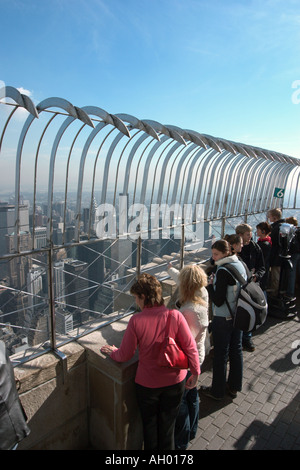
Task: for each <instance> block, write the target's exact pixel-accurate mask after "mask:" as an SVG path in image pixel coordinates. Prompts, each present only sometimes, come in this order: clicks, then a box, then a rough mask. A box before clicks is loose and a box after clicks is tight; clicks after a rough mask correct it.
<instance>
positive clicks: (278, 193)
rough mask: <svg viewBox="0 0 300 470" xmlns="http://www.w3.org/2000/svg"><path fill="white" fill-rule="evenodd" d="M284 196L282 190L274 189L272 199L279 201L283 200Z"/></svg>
mask: <svg viewBox="0 0 300 470" xmlns="http://www.w3.org/2000/svg"><path fill="white" fill-rule="evenodd" d="M283 196H284V188H275V191H274V197H278V198H279V199H281V198H283Z"/></svg>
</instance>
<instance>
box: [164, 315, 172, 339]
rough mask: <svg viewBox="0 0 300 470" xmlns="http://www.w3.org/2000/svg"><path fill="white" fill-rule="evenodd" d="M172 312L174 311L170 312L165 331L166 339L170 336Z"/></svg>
mask: <svg viewBox="0 0 300 470" xmlns="http://www.w3.org/2000/svg"><path fill="white" fill-rule="evenodd" d="M171 312H172V310H169V311H168V318H167V323H166V330H165V337H166V338H168V336H169V330H170V322H171Z"/></svg>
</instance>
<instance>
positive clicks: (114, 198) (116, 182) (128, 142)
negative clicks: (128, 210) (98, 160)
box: [113, 130, 142, 207]
mask: <svg viewBox="0 0 300 470" xmlns="http://www.w3.org/2000/svg"><path fill="white" fill-rule="evenodd" d="M140 132H142V131H141V130H138V131H137V132H136V134H135V135H134V136H131V138H130V140H128V141H127V142H126V144H125V146H124V148H123V150H122V152H121V154H120V157H119V159H118V163H117V170H116V178H115V189H114V197H113V206H114V207H116V198H117V185H118V177H119V169H120V164H121V160H122V158H123V155H124V154H125V150H126V149H127V146H128V145H129V144H130V142H132V139H133V138H134V137H136V136H137V135H138V134H139V133H140Z"/></svg>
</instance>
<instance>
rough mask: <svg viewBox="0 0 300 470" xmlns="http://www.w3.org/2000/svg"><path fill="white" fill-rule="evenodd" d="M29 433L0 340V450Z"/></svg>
mask: <svg viewBox="0 0 300 470" xmlns="http://www.w3.org/2000/svg"><path fill="white" fill-rule="evenodd" d="M29 433H30V430H29V428H28V426H27V424H26V415H25V412H24V409H23V407H22V405H21V402H20V399H19V395H18V392H17V389H16V383H15V376H14V371H13V367H12V365H11V362H10V359H9V356H8V353H7V351H6V348H5V344H4V342H3V341H0V450H11V449H12V448H13V447H14V446H15V445H16V444H17V443H18V442H20V441H21V440H22V439H24V437H26V436H28V434H29Z"/></svg>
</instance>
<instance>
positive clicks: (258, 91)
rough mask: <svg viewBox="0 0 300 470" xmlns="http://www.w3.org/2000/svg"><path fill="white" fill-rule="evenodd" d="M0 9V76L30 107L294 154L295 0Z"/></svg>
mask: <svg viewBox="0 0 300 470" xmlns="http://www.w3.org/2000/svg"><path fill="white" fill-rule="evenodd" d="M0 12H1V28H0V57H1V61H0V80H1V81H2V84H3V82H4V83H5V84H6V85H11V86H14V87H16V88H23V89H24V90H28V93H30V95H31V98H32V99H33V100H34V102H35V103H36V104H37V103H39V102H40V101H41V100H43V99H45V98H48V97H52V96H58V97H62V98H65V99H67V100H68V101H70V102H71V103H72V104H74V105H76V106H86V105H95V106H99V107H100V108H103V109H105V110H106V111H108V112H109V113H127V114H132V115H134V116H136V117H137V118H139V119H152V120H156V121H159V122H161V123H163V124H173V125H176V126H179V127H181V128H183V129H193V130H196V131H198V132H200V133H203V134H210V135H213V136H216V137H222V138H225V139H229V140H233V141H237V142H243V143H247V144H251V145H255V146H258V147H263V148H267V149H271V150H277V151H280V152H283V153H287V154H289V155H292V156H294V157H299V158H300V132H299V131H300V125H299V124H300V103H298V101H300V1H299V0H209V1H206V0H47V1H41V0H0ZM297 81H299V83H298V82H297ZM293 84H294V86H296V88H293ZM298 91H299V92H298Z"/></svg>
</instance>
